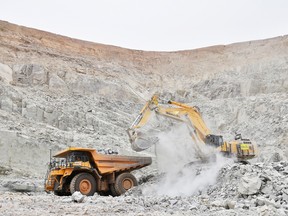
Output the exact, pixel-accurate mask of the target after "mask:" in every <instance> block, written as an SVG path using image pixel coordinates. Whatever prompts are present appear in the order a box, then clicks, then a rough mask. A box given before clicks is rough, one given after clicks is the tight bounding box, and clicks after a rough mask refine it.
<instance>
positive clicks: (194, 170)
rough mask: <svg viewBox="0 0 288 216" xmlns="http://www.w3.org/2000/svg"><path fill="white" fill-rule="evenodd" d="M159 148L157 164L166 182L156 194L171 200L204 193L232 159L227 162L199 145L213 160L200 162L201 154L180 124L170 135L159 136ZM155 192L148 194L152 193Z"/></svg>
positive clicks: (156, 188)
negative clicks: (173, 197) (171, 197)
mask: <svg viewBox="0 0 288 216" xmlns="http://www.w3.org/2000/svg"><path fill="white" fill-rule="evenodd" d="M158 138H159V142H158V143H157V145H156V146H155V154H156V163H157V168H158V170H159V172H161V173H164V175H163V178H162V179H161V180H160V181H159V182H158V183H156V184H155V185H154V188H153V189H152V190H153V193H155V192H156V193H157V194H158V195H168V196H190V195H193V194H196V193H199V192H204V191H205V189H207V187H208V186H209V185H212V184H214V183H215V182H216V178H217V175H218V171H219V170H220V169H221V168H222V167H223V166H224V165H226V164H227V163H231V162H233V160H232V159H227V158H224V157H223V156H221V155H220V153H218V152H216V150H215V148H213V147H210V146H206V145H203V144H202V143H198V147H199V146H200V147H201V150H200V151H201V155H206V156H207V158H209V160H207V161H205V163H201V162H200V158H199V150H198V151H197V150H196V149H199V148H195V147H196V146H197V145H196V143H193V141H192V139H191V136H190V135H189V129H188V128H187V126H186V125H184V124H178V125H175V126H173V128H172V129H171V130H170V131H168V132H163V133H159V135H158ZM150 192H151V190H149V191H148V190H146V193H150Z"/></svg>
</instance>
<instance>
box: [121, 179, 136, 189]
mask: <svg viewBox="0 0 288 216" xmlns="http://www.w3.org/2000/svg"><path fill="white" fill-rule="evenodd" d="M122 186H123V188H124V189H125V190H128V189H130V188H132V187H133V181H132V180H131V179H124V180H123V182H122Z"/></svg>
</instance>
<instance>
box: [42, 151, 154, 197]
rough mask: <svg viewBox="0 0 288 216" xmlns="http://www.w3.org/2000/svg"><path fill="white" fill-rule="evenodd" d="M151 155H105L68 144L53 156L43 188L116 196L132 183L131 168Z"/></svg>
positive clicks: (58, 192)
mask: <svg viewBox="0 0 288 216" xmlns="http://www.w3.org/2000/svg"><path fill="white" fill-rule="evenodd" d="M151 162H152V159H151V157H138V156H120V155H105V154H100V153H98V152H97V151H96V150H95V149H89V148H77V147H70V148H68V149H66V150H63V151H61V152H59V153H57V154H56V155H54V156H53V159H52V160H51V161H50V163H49V167H48V171H47V174H46V177H45V191H47V192H49V191H54V193H55V194H56V195H70V194H73V193H74V192H75V191H80V192H81V193H82V194H84V195H87V196H91V195H93V194H94V193H95V192H97V193H99V194H100V195H105V194H107V195H113V196H119V195H121V194H123V193H125V192H126V191H127V190H129V189H130V188H132V187H134V186H136V185H137V184H138V183H137V180H136V178H135V177H134V175H133V174H131V171H133V170H136V169H140V168H142V167H145V166H148V165H150V164H151Z"/></svg>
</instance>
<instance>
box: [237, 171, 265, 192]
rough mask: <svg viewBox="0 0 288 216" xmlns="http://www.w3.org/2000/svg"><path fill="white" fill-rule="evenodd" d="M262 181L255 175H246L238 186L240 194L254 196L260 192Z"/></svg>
mask: <svg viewBox="0 0 288 216" xmlns="http://www.w3.org/2000/svg"><path fill="white" fill-rule="evenodd" d="M260 187H261V180H260V178H259V177H258V176H256V175H253V174H250V175H249V174H245V175H244V176H243V177H242V178H241V180H240V183H239V185H238V192H239V193H240V194H243V195H252V194H256V193H258V192H259V190H260Z"/></svg>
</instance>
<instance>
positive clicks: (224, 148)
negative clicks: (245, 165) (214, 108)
mask: <svg viewBox="0 0 288 216" xmlns="http://www.w3.org/2000/svg"><path fill="white" fill-rule="evenodd" d="M154 114H155V115H156V117H157V116H163V117H167V118H170V119H174V120H176V121H179V122H183V123H185V124H186V126H187V128H188V129H189V134H190V136H191V138H192V141H193V144H194V146H193V147H194V148H196V149H197V150H198V151H199V152H198V153H200V151H201V146H203V145H206V146H213V147H215V148H216V149H217V150H218V151H220V152H221V153H223V154H224V155H226V156H231V157H232V156H236V158H237V160H238V161H243V162H245V161H247V160H248V159H251V158H254V157H255V150H256V148H255V145H254V144H252V142H251V141H250V139H243V138H242V136H241V134H236V136H235V140H232V141H229V142H227V141H224V140H223V137H222V136H221V135H214V134H212V133H211V131H210V130H209V129H208V128H207V126H206V124H205V122H204V121H203V118H202V116H201V113H200V111H199V108H198V107H196V106H194V107H193V106H188V105H186V104H183V103H179V102H175V101H171V100H169V101H167V100H163V99H161V98H159V96H158V94H155V95H153V96H152V98H151V99H150V100H149V101H148V102H147V103H146V104H145V106H144V107H143V108H142V110H141V111H140V114H139V115H138V116H137V118H136V119H135V121H134V122H133V124H132V125H131V126H130V127H129V128H128V129H127V133H128V136H129V139H130V142H131V146H132V149H133V150H134V151H143V150H145V149H148V148H149V147H151V146H152V145H153V144H156V143H157V142H158V138H157V136H153V134H152V133H151V134H149V133H148V134H144V133H143V127H144V126H146V125H147V124H148V122H149V121H151V118H152V116H153V115H154ZM155 115H154V117H155ZM158 129H159V128H158ZM160 131H161V129H160ZM155 137H156V138H155ZM175 146H177V144H176V143H175ZM199 155H201V154H199ZM200 159H201V160H204V158H201V156H200ZM205 159H207V158H205Z"/></svg>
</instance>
